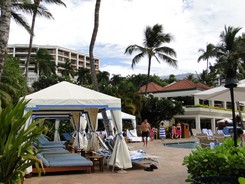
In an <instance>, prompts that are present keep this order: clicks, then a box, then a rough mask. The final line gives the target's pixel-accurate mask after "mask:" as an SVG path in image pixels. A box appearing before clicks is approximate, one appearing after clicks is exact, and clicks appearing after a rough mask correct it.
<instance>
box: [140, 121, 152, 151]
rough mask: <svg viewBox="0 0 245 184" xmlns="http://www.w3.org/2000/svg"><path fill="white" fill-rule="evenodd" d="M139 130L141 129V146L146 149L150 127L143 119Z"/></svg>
mask: <svg viewBox="0 0 245 184" xmlns="http://www.w3.org/2000/svg"><path fill="white" fill-rule="evenodd" d="M140 128H141V136H142V142H143V146H146V147H147V143H148V137H149V135H150V129H151V125H150V123H148V120H147V119H145V120H144V121H143V122H142V123H141V126H140Z"/></svg>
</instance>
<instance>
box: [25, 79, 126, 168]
mask: <svg viewBox="0 0 245 184" xmlns="http://www.w3.org/2000/svg"><path fill="white" fill-rule="evenodd" d="M25 99H26V100H29V102H28V104H27V106H26V110H33V112H37V111H38V112H42V111H45V110H49V111H50V110H53V111H54V110H56V111H57V110H60V111H62V110H63V111H71V112H80V113H85V114H89V116H90V117H88V118H89V119H90V121H92V123H93V122H94V117H96V118H97V112H98V110H101V109H106V110H110V111H111V112H114V111H116V113H115V114H114V117H115V118H113V120H114V121H115V122H114V123H115V125H117V126H118V127H121V126H122V125H121V124H122V121H121V119H120V118H121V99H119V98H116V97H112V96H109V95H106V94H103V93H100V92H97V91H94V90H91V89H88V88H84V87H81V86H78V85H75V84H72V83H69V82H66V81H63V82H60V83H58V84H55V85H53V86H50V87H47V88H45V89H43V90H40V91H38V92H35V93H32V94H30V95H27V96H26V97H25ZM87 109H97V110H95V111H90V110H89V112H88V110H87ZM86 110H87V111H86ZM91 112H92V113H91ZM93 113H94V114H93ZM76 129H77V131H78V132H81V131H82V130H81V129H80V128H79V126H77V127H76ZM117 130H118V132H119V133H120V132H121V131H122V130H121V129H120V128H119V129H118V128H117ZM78 135H80V133H78ZM78 140H80V139H78ZM95 140H97V139H95ZM120 142H121V141H120ZM120 145H123V146H121V149H119V150H118V149H115V151H116V152H117V151H120V153H116V154H115V153H114V154H115V155H116V157H118V155H120V157H123V158H128V155H129V151H128V148H127V145H126V142H121V144H120ZM122 149H123V150H122ZM129 159H130V157H129ZM116 160H117V158H116ZM126 160H127V159H125V161H126ZM130 164H131V162H130ZM125 165H126V167H125ZM117 166H118V167H119V168H129V167H128V166H129V164H128V162H126V163H124V161H122V162H120V163H117Z"/></svg>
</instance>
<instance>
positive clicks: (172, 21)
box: [9, 0, 245, 76]
mask: <svg viewBox="0 0 245 184" xmlns="http://www.w3.org/2000/svg"><path fill="white" fill-rule="evenodd" d="M64 2H65V3H66V5H67V8H65V7H62V6H59V7H58V6H50V5H49V6H47V7H48V9H49V10H50V11H51V12H52V14H53V16H54V18H55V19H54V20H47V19H44V18H38V19H37V21H36V31H35V35H36V36H35V38H34V44H50V45H59V46H62V47H67V48H70V49H76V50H78V51H83V52H85V51H86V52H87V51H88V45H89V43H90V39H91V35H92V30H93V20H94V18H93V15H94V6H95V0H90V1H89V0H87V1H85V0H83V1H77V0H73V1H64ZM244 7H245V1H243V0H233V1H232V2H231V1H230V0H215V1H213V0H195V1H194V0H116V1H115V0H103V1H102V2H101V9H100V25H99V32H98V37H97V40H96V48H95V49H94V52H95V55H96V56H97V57H99V58H100V59H101V65H100V68H101V70H102V71H108V72H110V73H111V74H113V73H115V74H121V75H123V76H126V75H131V74H137V73H147V60H142V61H140V63H139V64H137V65H136V66H135V68H134V70H132V69H131V59H132V58H133V55H132V56H127V55H124V51H125V48H126V47H127V46H128V45H131V44H135V43H136V44H139V45H141V44H142V40H143V31H144V29H145V27H146V26H147V25H149V26H153V25H154V24H156V23H159V24H162V25H163V27H164V31H165V32H169V33H171V34H172V35H173V36H174V38H175V39H174V41H173V42H172V43H171V44H169V45H168V46H170V47H172V48H173V49H175V51H176V52H177V59H178V68H177V69H175V68H173V67H170V66H168V65H167V64H165V63H163V62H162V63H161V64H159V63H158V62H156V61H153V63H152V69H151V74H156V75H169V74H180V73H187V72H191V73H195V72H201V71H202V70H203V69H205V68H206V62H205V61H203V62H200V63H197V58H198V56H199V53H198V49H200V48H205V47H206V44H207V43H213V44H216V43H217V42H218V41H219V35H220V33H221V31H223V30H224V25H227V26H234V27H245V25H244V24H245V15H244V13H243V9H244ZM241 32H244V29H242V31H241ZM28 42H29V37H28V34H27V33H26V31H25V30H24V29H23V28H20V27H19V26H17V25H16V24H14V23H12V24H11V32H10V40H9V43H10V44H14V43H28ZM113 61H114V62H113Z"/></svg>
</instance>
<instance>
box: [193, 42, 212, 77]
mask: <svg viewBox="0 0 245 184" xmlns="http://www.w3.org/2000/svg"><path fill="white" fill-rule="evenodd" d="M198 52H201V53H202V55H201V56H199V58H198V59H197V62H198V63H199V62H200V61H201V60H207V72H208V68H209V66H208V65H209V63H208V60H209V58H212V57H215V56H216V48H215V46H214V45H213V44H211V43H209V44H208V45H207V46H206V50H204V49H199V50H198Z"/></svg>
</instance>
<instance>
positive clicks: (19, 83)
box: [0, 56, 29, 108]
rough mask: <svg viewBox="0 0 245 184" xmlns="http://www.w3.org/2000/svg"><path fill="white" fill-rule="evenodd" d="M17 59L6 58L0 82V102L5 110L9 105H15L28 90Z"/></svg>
mask: <svg viewBox="0 0 245 184" xmlns="http://www.w3.org/2000/svg"><path fill="white" fill-rule="evenodd" d="M19 63H20V61H19V59H17V58H14V57H11V56H8V57H7V58H6V62H5V65H4V71H3V74H2V78H1V80H0V101H1V102H2V103H1V105H2V107H3V108H5V107H6V106H7V105H8V104H9V103H16V102H17V101H18V100H19V98H20V97H21V96H25V95H26V94H27V93H28V91H29V89H28V86H27V83H26V80H25V77H23V75H22V70H21V69H20V67H19Z"/></svg>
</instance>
